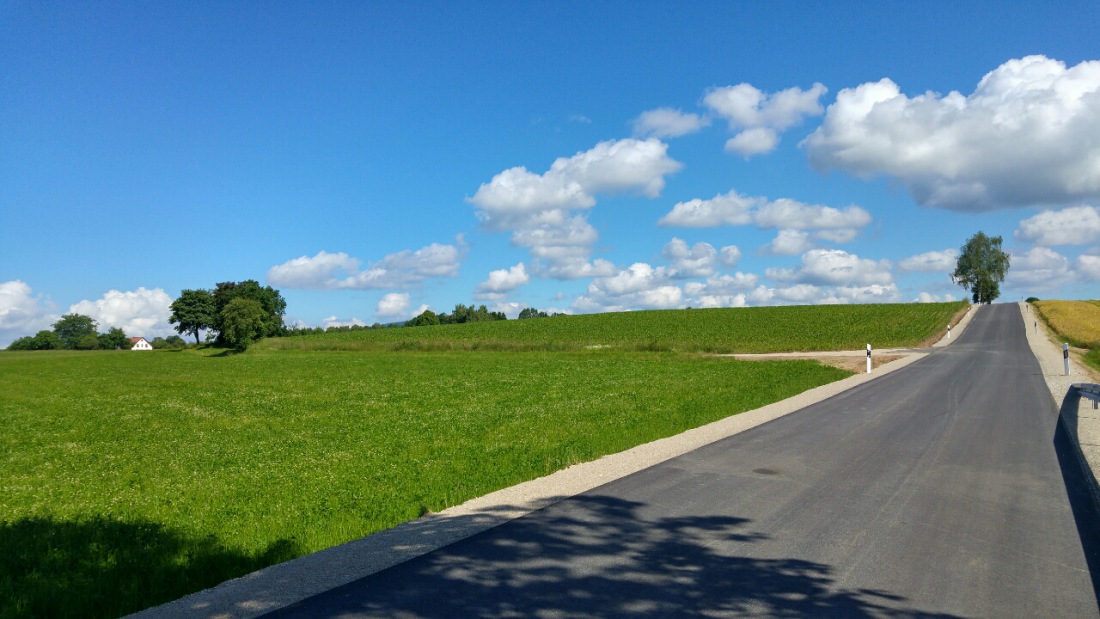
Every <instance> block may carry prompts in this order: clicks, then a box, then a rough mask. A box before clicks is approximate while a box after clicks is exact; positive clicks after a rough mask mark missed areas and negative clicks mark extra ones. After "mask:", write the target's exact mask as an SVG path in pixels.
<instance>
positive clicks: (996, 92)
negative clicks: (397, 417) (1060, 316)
mask: <svg viewBox="0 0 1100 619" xmlns="http://www.w3.org/2000/svg"><path fill="white" fill-rule="evenodd" d="M1098 23H1100V5H1098V4H1097V3H1095V2H1063V3H1057V4H1048V3H1027V2H1010V3H988V4H987V3H957V2H951V3H940V2H923V3H900V2H899V3H863V2H852V3H844V2H833V3H827V4H825V3H821V4H819V3H796V2H759V3H749V2H731V3H694V2H693V3H652V2H599V3H588V2H583V3H581V2H577V3H573V2H555V3H549V2H531V3H392V4H389V3H382V2H376V3H358V2H349V3H335V2H323V3H305V2H302V3H293V2H284V3H264V4H255V3H233V2H211V3H204V2H194V3H190V2H189V3H128V2H101V3H75V4H74V3H37V2H35V3H31V2H18V1H17V2H10V1H9V2H3V3H0V76H2V77H0V83H2V87H0V345H6V344H7V343H9V342H10V341H11V340H13V339H15V338H16V337H19V336H22V335H28V334H33V333H34V332H36V331H37V330H38V329H41V328H49V325H50V323H51V322H53V321H54V320H56V319H57V317H58V316H60V314H63V313H67V312H72V311H78V312H80V313H84V314H89V315H92V316H93V317H94V318H96V319H97V320H98V321H99V323H100V325H101V327H102V328H103V329H104V330H105V329H106V327H108V326H121V327H123V328H124V329H125V330H126V331H127V333H128V334H130V335H145V336H157V335H168V334H171V333H172V330H171V326H170V325H168V324H167V316H168V310H167V305H168V303H170V302H171V300H172V299H173V298H175V297H176V296H178V295H179V293H180V291H181V290H183V289H186V288H212V287H213V286H214V285H215V284H216V283H217V282H221V281H240V280H245V279H256V280H258V281H260V282H261V283H263V284H269V285H272V286H274V287H276V288H278V289H279V290H280V291H281V292H282V294H283V296H284V297H285V298H286V300H287V316H286V319H287V321H288V322H290V323H294V324H305V325H311V326H327V325H331V324H354V323H362V324H371V323H374V322H376V321H377V322H383V323H385V322H392V321H395V320H403V319H407V318H409V317H411V316H412V315H414V314H415V313H418V312H419V311H420V310H421V309H422V308H424V307H425V306H427V307H430V308H432V309H434V310H436V311H449V310H450V309H451V308H453V306H454V305H455V304H456V303H466V304H469V303H476V304H482V303H484V304H485V305H487V306H489V307H490V308H493V309H500V310H502V311H505V312H506V313H508V314H509V315H510V316H514V315H515V314H516V313H518V311H519V310H520V309H521V308H523V307H528V306H533V307H537V308H539V309H543V310H548V311H560V312H572V313H584V312H596V311H612V310H624V309H650V308H676V307H706V306H742V305H745V306H753V305H772V304H794V303H798V304H815V303H860V302H895V301H898V302H908V301H915V300H943V299H951V298H956V299H958V298H965V296H966V293H965V292H964V291H963V290H962V289H961V288H958V287H957V286H955V285H953V284H952V283H951V282H950V279H949V277H948V275H949V273H950V271H951V270H952V268H953V260H954V257H953V254H952V252H953V251H956V250H957V248H958V247H959V246H961V245H962V244H963V243H964V242H965V241H966V239H967V237H969V236H970V235H971V234H973V233H975V232H977V231H979V230H981V231H984V232H986V233H987V234H990V235H994V236H995V235H1000V236H1002V237H1003V238H1004V244H1005V248H1006V249H1008V250H1009V251H1010V253H1011V254H1012V259H1013V266H1012V269H1011V270H1010V273H1009V279H1008V280H1007V281H1006V282H1005V284H1004V285H1003V286H1002V300H1009V301H1012V300H1019V299H1020V298H1022V297H1025V296H1031V295H1035V296H1038V297H1041V298H1067V299H1081V298H1093V299H1095V298H1100V47H1097V45H1096V40H1097V39H1096V32H1095V26H1096V24H1098Z"/></svg>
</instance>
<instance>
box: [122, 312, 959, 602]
mask: <svg viewBox="0 0 1100 619" xmlns="http://www.w3.org/2000/svg"><path fill="white" fill-rule="evenodd" d="M977 311H978V308H977V307H974V308H972V309H971V310H970V311H968V313H967V314H966V315H965V316H964V317H963V318H962V319H961V320H960V321H959V323H958V324H957V325H955V326H954V327H953V329H952V338H951V339H948V338H947V337H946V335H945V336H944V337H943V338H942V339H941V340H940V341H938V342H936V343H935V344H934V345H933V346H932V348H942V347H943V346H947V345H949V344H951V343H952V342H954V341H955V340H956V339H957V338H958V337H959V335H961V334H962V332H963V331H964V329H965V328H966V326H967V325H968V324H969V323H970V319H971V317H972V316H973V315H974V314H976V313H977ZM872 345H873V342H872ZM929 352H930V349H884V350H881V351H876V353H877V354H882V355H891V356H893V355H901V356H902V358H900V359H897V360H894V361H891V362H889V363H886V364H883V365H881V366H879V367H877V368H875V369H874V372H873V373H872V374H856V375H853V376H850V377H848V378H846V379H843V380H840V381H837V382H835V383H830V384H828V385H822V386H820V387H817V388H815V389H811V390H809V391H805V392H803V393H800V394H798V395H796V396H793V397H790V398H787V399H786V400H782V401H780V402H776V403H773V404H769V405H768V406H765V407H763V408H758V409H756V410H752V411H746V412H743V413H740V414H737V415H732V416H730V417H726V418H725V419H721V420H718V421H715V422H713V423H710V424H708V425H705V426H702V427H699V428H695V429H692V430H688V431H686V432H684V433H682V434H678V435H676V436H671V437H668V438H664V439H660V440H656V441H653V442H651V443H646V444H645V445H639V446H637V447H634V448H632V449H628V450H626V451H623V452H620V453H616V454H611V455H607V456H604V457H602V458H600V459H598V460H594V461H591V462H585V463H582V464H577V465H574V466H571V467H569V468H566V469H563V470H560V471H557V472H556V473H552V474H550V475H547V476H545V477H540V478H538V479H534V480H531V481H528V482H525V483H522V484H519V485H517V486H512V487H510V488H505V489H502V490H498V491H496V492H493V493H490V494H487V495H485V496H482V497H478V498H476V499H471V500H469V501H467V502H465V503H463V504H461V505H457V506H455V507H451V508H449V509H447V510H444V511H443V512H440V513H438V514H429V515H427V516H424V517H423V518H419V519H417V520H413V521H409V522H406V523H403V524H401V525H398V526H396V527H394V528H392V529H388V530H386V531H380V532H378V533H375V534H373V535H369V536H367V537H364V538H361V539H357V540H353V541H350V542H347V543H345V544H341V545H339V546H334V547H332V548H328V549H325V550H321V551H319V552H316V553H313V554H311V555H307V556H305V557H301V558H298V559H294V560H292V561H287V562H286V563H280V564H278V565H273V566H271V567H267V568H264V569H262V570H259V571H256V572H253V573H251V574H248V575H246V576H242V577H241V578H237V579H234V580H229V581H226V582H224V583H222V584H220V585H217V586H216V587H212V588H210V589H206V590H204V591H199V592H198V593H194V594H192V595H189V596H186V597H183V598H180V599H178V600H176V601H174V602H168V603H166V604H162V605H160V606H156V607H153V608H150V609H146V610H144V611H141V612H138V613H135V614H133V615H130V617H133V618H137V619H177V618H179V619H183V618H196V617H202V618H209V619H247V618H250V617H257V616H259V615H262V614H264V613H267V612H271V611H273V610H276V609H278V608H282V607H284V606H288V605H290V604H293V603H295V602H298V601H300V600H303V599H305V598H308V597H311V596H314V595H317V594H319V593H322V592H325V591H328V590H330V589H334V588H336V587H339V586H341V585H345V584H347V583H349V582H353V581H355V580H357V579H359V578H363V577H364V576H369V575H370V574H374V573H376V572H380V571H382V570H384V569H387V568H389V567H392V566H394V565H397V564H399V563H403V562H405V561H408V560H410V559H413V558H415V557H418V556H420V555H423V554H426V553H428V552H431V551H433V550H436V549H438V548H442V547H443V546H446V545H448V544H452V543H454V542H457V541H459V540H462V539H465V538H467V537H471V536H473V535H476V534H477V533H480V532H482V531H485V530H488V529H490V528H492V527H495V526H497V525H500V524H503V523H505V522H507V521H509V520H513V519H515V518H519V517H521V516H523V515H525V514H528V513H530V512H533V511H536V510H539V509H542V508H544V507H547V506H549V505H552V504H554V503H557V502H558V501H562V500H564V499H567V498H569V497H571V496H575V495H577V494H580V493H582V492H586V491H588V490H591V489H593V488H597V487H599V486H602V485H604V484H606V483H609V482H612V481H614V480H616V479H620V478H622V477H626V476H627V475H631V474H633V473H636V472H638V471H641V470H643V469H646V468H649V467H651V466H654V465H656V464H660V463H662V462H665V461H666V460H670V459H672V458H675V457H677V456H680V455H683V454H685V453H688V452H690V451H693V450H695V449H698V448H700V447H703V446H705V445H709V444H710V443H713V442H715V441H719V440H722V439H724V438H727V437H730V436H733V435H735V434H739V433H741V432H744V431H746V430H749V429H752V428H755V427H757V426H760V425H762V424H765V423H767V422H769V421H772V420H774V419H778V418H780V417H783V416H784V415H788V414H790V413H793V412H795V411H798V410H801V409H803V408H805V407H807V406H809V405H811V404H815V403H817V402H820V401H822V400H825V399H827V398H830V397H832V396H835V395H837V394H840V393H843V392H845V391H847V390H849V389H852V388H854V387H857V386H859V385H862V384H864V383H866V382H869V381H871V380H874V379H875V378H878V377H880V376H884V375H886V374H889V373H891V372H894V371H897V370H899V369H901V368H903V367H906V366H908V365H910V364H911V363H914V362H915V361H917V360H919V359H923V358H924V357H926V356H927V355H928V354H929ZM797 354H799V353H791V355H797ZM801 354H802V355H803V356H805V355H806V354H807V353H801ZM814 354H819V353H814ZM834 354H837V355H865V354H866V351H840V352H836V353H834ZM791 355H787V356H791ZM775 356H776V357H782V356H783V355H775Z"/></svg>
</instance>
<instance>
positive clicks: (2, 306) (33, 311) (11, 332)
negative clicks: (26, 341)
mask: <svg viewBox="0 0 1100 619" xmlns="http://www.w3.org/2000/svg"><path fill="white" fill-rule="evenodd" d="M58 318H59V317H58V316H57V315H56V314H54V313H53V307H52V306H50V304H49V303H48V302H46V301H44V300H43V299H42V298H41V297H37V296H35V295H33V294H32V293H31V287H30V286H28V285H27V284H26V283H25V282H23V281H20V280H18V279H16V280H12V281H7V282H0V347H7V346H8V344H11V343H12V342H13V341H15V340H16V339H18V338H21V337H23V336H27V335H34V334H35V333H38V332H39V331H41V330H42V329H49V328H50V325H52V324H53V323H54V322H56V321H57V319H58Z"/></svg>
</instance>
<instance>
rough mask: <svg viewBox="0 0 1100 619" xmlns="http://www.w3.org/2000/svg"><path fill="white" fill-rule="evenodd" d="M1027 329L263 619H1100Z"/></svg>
mask: <svg viewBox="0 0 1100 619" xmlns="http://www.w3.org/2000/svg"><path fill="white" fill-rule="evenodd" d="M1024 328H1025V327H1024V324H1023V322H1022V320H1021V318H1020V313H1019V310H1018V308H1017V307H1016V305H998V306H992V307H987V308H984V309H983V311H982V312H980V313H979V314H978V316H977V317H976V318H975V320H974V322H973V324H971V325H970V327H969V328H968V329H967V331H966V332H965V333H964V334H963V336H962V337H961V338H960V339H959V341H957V342H956V343H955V344H954V345H952V346H950V347H947V348H943V349H939V350H937V351H936V352H934V353H933V354H931V355H929V356H928V357H926V358H924V359H922V360H921V361H918V362H916V363H914V364H912V365H910V366H909V367H907V368H904V369H901V370H898V371H896V372H894V373H893V374H890V375H887V376H884V377H881V378H880V379H878V380H875V381H872V382H870V383H867V384H864V385H862V386H860V387H857V388H855V389H852V390H850V391H847V392H844V393H842V394H840V395H838V396H835V397H833V398H830V399H828V400H826V401H824V402H821V403H819V404H815V405H813V406H810V407H808V408H806V409H804V410H802V411H800V412H798V413H795V414H792V415H788V416H786V417H783V418H780V419H777V420H775V421H773V422H770V423H767V424H765V425H762V426H759V427H757V428H755V429H752V430H749V431H747V432H744V433H742V434H738V435H736V436H733V437H730V438H728V439H725V440H722V441H719V442H717V443H713V444H711V445H709V446H706V447H703V448H701V449H698V450H696V451H694V452H691V453H689V454H686V455H684V456H681V457H678V458H675V459H673V460H670V461H668V462H666V463H664V464H661V465H658V466H655V467H652V468H650V469H646V470H644V471H642V472H639V473H636V474H634V475H631V476H629V477H626V478H623V479H621V480H618V481H616V482H612V483H610V484H607V485H605V486H601V487H599V488H596V489H595V490H592V491H590V492H587V493H585V494H582V495H579V496H577V497H573V498H571V499H568V500H565V501H562V502H559V503H556V504H554V505H552V506H550V507H548V508H546V509H543V510H540V511H537V512H534V513H532V514H529V515H528V516H525V517H523V518H519V519H517V520H513V521H511V522H508V523H506V524H504V525H501V526H498V527H496V528H493V529H490V530H488V531H485V532H484V533H481V534H479V535H476V536H474V537H471V538H469V539H466V540H464V541H462V542H458V543H456V544H452V545H450V546H446V547H444V548H442V549H440V550H437V551H435V552H432V553H430V554H427V555H424V556H422V557H420V558H418V559H414V560H412V561H408V562H406V563H403V564H401V565H398V566H396V567H393V568H390V569H388V570H385V571H382V572H379V573H377V574H374V575H372V576H369V577H366V578H363V579H361V580H358V581H355V582H352V583H350V584H348V585H346V586H343V587H340V588H337V589H334V590H332V591H329V592H327V593H324V594H321V595H318V596H315V597H313V598H309V599H307V600H303V601H301V602H298V603H296V604H293V605H291V606H288V607H286V608H283V609H280V610H278V611H275V612H273V613H270V614H269V615H266V616H267V617H272V618H274V617H336V616H339V617H373V616H377V617H507V616H517V617H518V616H522V617H533V616H538V617H584V616H601V617H608V616H617V617H668V616H681V617H684V616H686V617H693V616H698V617H721V616H784V617H786V616H839V617H1092V616H1097V615H1098V606H1097V597H1096V588H1095V582H1094V578H1093V576H1092V573H1093V572H1096V571H1098V565H1100V562H1098V557H1100V554H1098V552H1097V551H1098V549H1100V526H1098V523H1100V520H1098V519H1097V515H1096V513H1095V511H1094V508H1093V504H1092V503H1091V501H1090V500H1089V499H1088V497H1087V495H1086V494H1085V492H1084V491H1083V482H1082V480H1081V478H1080V473H1079V471H1078V470H1077V469H1076V468H1075V467H1076V461H1075V460H1074V459H1073V455H1072V453H1071V452H1070V451H1069V449H1070V447H1069V445H1068V443H1066V437H1065V436H1064V435H1063V434H1062V433H1061V432H1059V431H1058V428H1059V427H1060V426H1059V425H1058V424H1057V414H1058V413H1057V408H1056V406H1055V405H1054V403H1053V402H1052V400H1051V398H1050V392H1049V391H1048V389H1047V387H1046V385H1045V384H1044V382H1043V378H1042V375H1041V371H1040V369H1039V366H1038V364H1037V363H1036V361H1035V358H1034V357H1033V356H1032V354H1031V352H1030V350H1029V349H1028V346H1027V343H1026V340H1025V336H1024ZM1090 563H1092V570H1091V571H1090Z"/></svg>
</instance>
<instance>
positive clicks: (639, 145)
mask: <svg viewBox="0 0 1100 619" xmlns="http://www.w3.org/2000/svg"><path fill="white" fill-rule="evenodd" d="M667 150H668V145H667V144H665V143H663V142H661V141H660V140H658V139H656V138H650V139H647V140H635V139H626V140H610V141H607V142H600V143H599V144H597V145H596V146H594V147H593V148H591V149H590V150H587V151H584V152H581V153H577V154H576V155H573V156H572V157H569V158H565V157H561V158H559V159H557V160H556V161H554V163H553V164H551V166H550V170H548V171H547V172H546V173H545V174H535V173H533V172H530V171H528V170H527V168H525V167H522V166H521V167H515V168H511V169H508V170H505V171H504V172H501V173H500V174H497V175H496V176H494V177H493V179H492V180H491V181H489V182H488V183H485V184H482V185H481V186H480V187H479V188H478V190H477V193H475V194H474V197H472V198H470V199H469V201H470V202H471V203H473V204H474V205H475V206H477V207H478V208H480V209H481V210H482V212H483V214H484V218H485V219H487V220H488V221H490V222H492V221H494V219H496V218H500V217H502V216H504V217H506V216H507V215H512V214H524V213H532V212H538V211H545V210H556V209H584V208H590V207H592V206H593V205H595V204H596V197H595V196H596V194H599V193H605V194H607V193H618V192H624V191H634V192H638V193H640V194H642V195H644V196H647V197H650V198H655V197H657V196H658V195H660V193H661V190H662V189H664V186H665V176H666V175H668V174H672V173H674V172H676V171H678V170H679V169H680V168H681V167H683V165H682V164H681V163H679V162H678V161H675V160H673V159H671V158H670V157H669V156H668V155H667V154H666V151H667Z"/></svg>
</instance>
